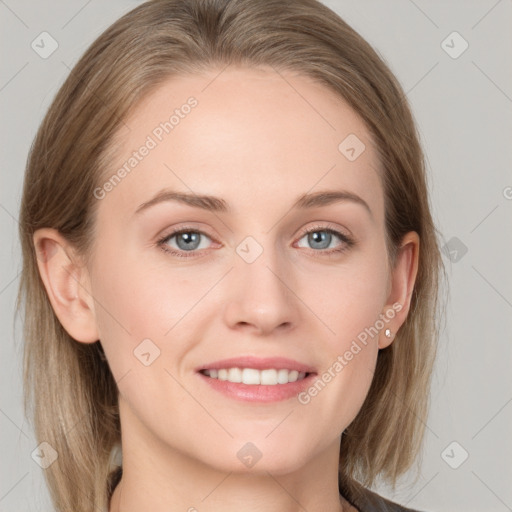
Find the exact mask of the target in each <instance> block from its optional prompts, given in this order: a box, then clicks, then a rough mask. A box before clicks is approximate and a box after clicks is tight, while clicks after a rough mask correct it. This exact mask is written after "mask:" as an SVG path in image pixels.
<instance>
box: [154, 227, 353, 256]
mask: <svg viewBox="0 0 512 512" xmlns="http://www.w3.org/2000/svg"><path fill="white" fill-rule="evenodd" d="M303 239H306V244H307V246H304V245H300V241H301V240H303ZM336 239H337V240H338V243H337V244H336ZM208 240H209V241H210V242H211V240H212V239H211V238H210V237H209V236H208V235H207V234H205V233H203V232H202V231H197V230H195V229H191V228H182V229H179V230H176V231H173V232H172V233H170V234H168V235H165V237H163V238H161V239H160V240H159V241H158V242H157V245H158V246H159V247H161V249H162V250H163V251H165V252H168V253H170V254H172V255H174V256H178V257H184V258H187V257H192V256H197V255H198V253H199V251H200V250H202V249H207V248H208ZM171 242H172V243H171ZM333 242H334V247H333V246H332V245H331V244H332V243H333ZM353 245H355V241H354V240H353V239H352V238H351V237H349V236H348V235H345V234H343V233H340V232H339V231H336V230H335V229H331V228H327V227H313V228H311V229H309V230H308V231H306V233H305V234H304V235H302V237H301V238H300V239H299V243H298V247H301V248H302V247H306V248H308V247H309V248H310V249H313V250H314V252H316V253H319V254H321V255H324V256H330V255H335V254H339V253H341V252H343V251H346V250H348V249H349V248H350V247H352V246H353Z"/></svg>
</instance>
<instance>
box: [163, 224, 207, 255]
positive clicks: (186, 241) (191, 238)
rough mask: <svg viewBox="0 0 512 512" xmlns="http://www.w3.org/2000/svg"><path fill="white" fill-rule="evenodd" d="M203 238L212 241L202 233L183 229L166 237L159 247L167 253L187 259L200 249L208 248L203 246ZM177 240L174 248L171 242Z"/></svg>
mask: <svg viewBox="0 0 512 512" xmlns="http://www.w3.org/2000/svg"><path fill="white" fill-rule="evenodd" d="M202 238H207V239H210V237H209V236H208V235H206V234H205V233H202V232H201V231H195V230H192V229H181V230H179V231H174V232H173V233H171V234H169V235H166V236H165V237H164V238H162V239H161V240H159V241H158V245H159V246H160V247H162V249H163V250H164V251H166V252H170V253H172V254H174V255H176V256H183V257H187V256H188V255H187V254H184V253H187V252H189V253H191V252H194V251H197V250H199V249H206V248H207V247H204V246H202V243H201V242H202V241H203V240H202ZM173 239H175V244H176V246H172V245H171V244H170V242H171V241H172V240H173Z"/></svg>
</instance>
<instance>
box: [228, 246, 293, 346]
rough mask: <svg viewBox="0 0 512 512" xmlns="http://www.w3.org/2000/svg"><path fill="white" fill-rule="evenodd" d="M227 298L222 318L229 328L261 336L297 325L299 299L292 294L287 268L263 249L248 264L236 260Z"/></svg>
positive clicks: (291, 283)
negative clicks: (255, 258) (259, 254)
mask: <svg viewBox="0 0 512 512" xmlns="http://www.w3.org/2000/svg"><path fill="white" fill-rule="evenodd" d="M271 252H272V254H271ZM285 267H287V270H285ZM228 295H229V296H228V300H227V301H226V302H225V309H224V319H225V322H226V324H227V325H228V326H229V327H230V328H231V329H235V330H239V331H243V332H246V333H249V332H250V333H253V334H257V335H262V336H263V335H269V334H271V333H273V332H274V331H276V330H279V331H285V330H291V329H293V328H294V327H296V326H297V325H298V322H299V316H300V310H299V305H300V300H299V298H298V297H297V295H295V293H294V280H293V278H292V275H291V271H290V266H289V263H288V262H285V261H282V258H281V259H280V258H279V257H278V256H277V255H276V253H275V251H270V250H265V251H264V252H263V254H262V255H261V256H260V257H259V258H258V259H257V260H256V261H254V262H252V263H247V262H245V261H243V260H242V259H239V260H238V261H237V262H236V264H235V268H234V269H233V271H232V272H231V279H230V284H229V292H228Z"/></svg>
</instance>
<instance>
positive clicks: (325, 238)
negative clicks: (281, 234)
mask: <svg viewBox="0 0 512 512" xmlns="http://www.w3.org/2000/svg"><path fill="white" fill-rule="evenodd" d="M303 239H306V243H307V244H308V245H309V247H310V248H312V249H318V250H320V251H326V249H327V251H326V252H327V253H333V252H337V253H339V252H342V251H344V250H346V249H347V248H349V247H351V246H352V245H354V242H353V240H352V239H351V238H350V237H348V236H347V235H344V234H343V233H340V232H339V231H336V230H334V229H330V228H324V227H314V228H311V229H309V230H308V231H307V232H306V233H305V234H304V235H303V236H302V238H301V239H300V240H303ZM336 239H338V240H341V242H342V243H341V247H338V248H333V247H331V243H332V242H333V241H334V242H335V241H336ZM299 242H300V241H299ZM338 245H340V244H339V242H338ZM299 247H304V246H302V245H299ZM331 249H332V250H331Z"/></svg>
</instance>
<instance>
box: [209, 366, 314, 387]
mask: <svg viewBox="0 0 512 512" xmlns="http://www.w3.org/2000/svg"><path fill="white" fill-rule="evenodd" d="M203 373H204V374H205V375H208V376H209V377H210V378H212V379H219V380H227V381H228V382H234V383H243V384H249V385H253V386H255V385H258V384H262V385H264V386H275V385H277V384H288V383H289V382H296V381H297V380H302V379H303V378H304V377H305V376H306V373H305V372H298V371H297V370H276V369H274V368H272V369H268V370H256V369H254V368H221V369H219V370H204V371H203Z"/></svg>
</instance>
